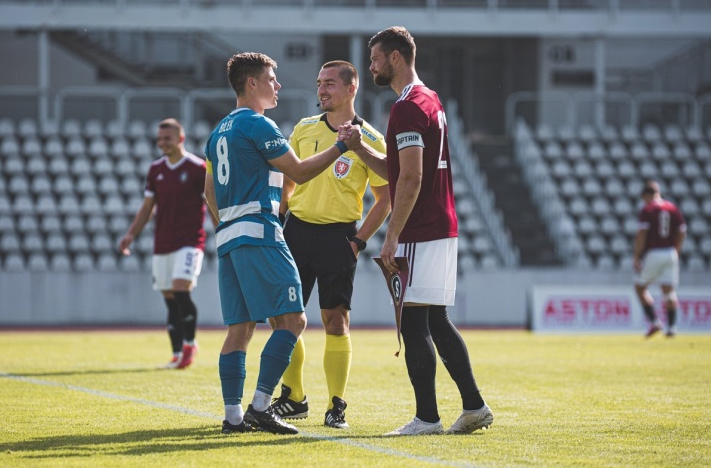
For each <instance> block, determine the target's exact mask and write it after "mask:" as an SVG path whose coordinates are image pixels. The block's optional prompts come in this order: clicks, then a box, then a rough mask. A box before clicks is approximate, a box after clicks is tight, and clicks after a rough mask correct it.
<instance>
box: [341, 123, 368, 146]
mask: <svg viewBox="0 0 711 468" xmlns="http://www.w3.org/2000/svg"><path fill="white" fill-rule="evenodd" d="M336 141H342V142H343V143H345V144H346V146H347V147H348V149H349V150H351V151H357V150H358V149H359V148H360V147H361V146H362V145H363V142H362V140H361V135H360V125H353V124H352V123H351V122H346V123H344V124H343V125H340V126H339V127H338V137H337V138H336Z"/></svg>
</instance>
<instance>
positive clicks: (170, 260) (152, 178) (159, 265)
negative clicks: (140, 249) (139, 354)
mask: <svg viewBox="0 0 711 468" xmlns="http://www.w3.org/2000/svg"><path fill="white" fill-rule="evenodd" d="M184 141H185V132H184V130H183V126H182V125H181V124H180V122H178V121H177V120H175V119H166V120H164V121H162V122H161V123H160V124H159V125H158V138H157V144H158V148H159V149H160V150H161V152H162V153H163V156H162V157H161V158H159V159H157V160H156V161H154V162H153V163H152V164H151V167H150V169H149V170H148V176H147V178H146V188H145V192H144V193H145V197H144V199H143V204H142V205H141V207H140V208H139V210H138V212H137V213H136V216H135V218H134V220H133V222H132V223H131V226H130V227H129V228H128V231H127V232H126V235H124V236H123V238H122V239H121V241H120V243H119V250H120V251H121V252H122V253H123V254H124V255H130V253H131V251H130V250H129V249H128V248H129V246H130V245H131V243H132V242H133V241H134V239H135V238H136V237H137V236H138V235H139V234H140V233H141V231H142V230H143V228H144V227H145V225H146V223H148V221H149V220H150V219H151V217H152V216H153V215H154V214H155V236H154V244H153V254H154V255H153V289H155V290H157V291H161V293H162V294H163V298H164V299H165V303H166V305H167V306H168V335H169V336H170V341H171V346H172V349H173V357H172V359H171V361H170V362H169V363H168V364H167V365H166V368H178V369H183V368H185V367H188V366H189V365H190V364H191V363H192V361H193V358H194V356H195V353H196V352H197V344H196V342H195V328H196V325H197V307H196V306H195V303H194V302H193V300H192V298H191V296H190V293H191V291H192V289H193V287H195V286H196V285H197V277H198V275H199V274H200V270H201V268H202V260H203V256H204V250H205V229H204V227H203V223H204V221H205V199H204V194H203V193H204V190H205V161H204V160H202V159H200V158H198V157H197V156H195V155H194V154H191V153H188V152H187V151H185V147H184V145H183V143H184ZM154 208H155V210H154ZM213 221H214V220H213Z"/></svg>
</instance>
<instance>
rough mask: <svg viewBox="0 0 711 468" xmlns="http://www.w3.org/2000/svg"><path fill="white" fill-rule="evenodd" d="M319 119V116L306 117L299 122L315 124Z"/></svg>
mask: <svg viewBox="0 0 711 468" xmlns="http://www.w3.org/2000/svg"><path fill="white" fill-rule="evenodd" d="M320 121H321V116H317V117H307V118H305V119H301V123H302V124H303V125H307V124H317V123H319V122H320Z"/></svg>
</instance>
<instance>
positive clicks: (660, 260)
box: [634, 180, 686, 337]
mask: <svg viewBox="0 0 711 468" xmlns="http://www.w3.org/2000/svg"><path fill="white" fill-rule="evenodd" d="M641 197H642V200H644V206H643V207H642V210H641V211H640V212H639V228H638V230H637V235H636V236H635V239H634V269H635V272H637V276H636V278H635V291H636V292H637V297H638V298H639V301H640V303H641V304H642V309H643V310H644V314H645V315H646V316H647V319H649V322H650V324H649V330H648V331H647V334H646V335H645V336H647V337H650V336H652V335H654V334H655V333H657V332H658V331H660V330H661V329H662V327H663V325H662V322H661V321H660V320H659V318H658V317H657V315H656V314H655V312H654V299H652V295H651V294H649V291H648V290H647V288H648V286H649V285H650V284H651V283H653V282H658V283H659V284H660V286H661V288H662V294H664V302H665V305H666V310H667V320H668V325H669V328H668V329H667V336H669V337H671V336H674V335H675V334H676V309H677V303H678V301H677V297H676V286H677V285H678V284H679V252H680V251H681V245H682V244H683V242H684V238H685V237H686V223H685V222H684V216H682V214H681V212H680V211H679V209H678V208H677V207H676V206H675V205H674V204H673V203H671V202H669V201H667V200H664V199H663V198H662V195H661V191H660V189H659V184H658V183H657V182H655V181H653V180H649V181H647V182H646V183H645V184H644V188H643V189H642V194H641Z"/></svg>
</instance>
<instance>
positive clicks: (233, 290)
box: [218, 245, 304, 325]
mask: <svg viewBox="0 0 711 468" xmlns="http://www.w3.org/2000/svg"><path fill="white" fill-rule="evenodd" d="M218 278H219V280H218V281H219V286H220V302H221V303H222V320H223V322H224V324H225V325H234V324H237V323H245V322H266V320H267V319H268V318H269V317H275V316H277V315H282V314H287V313H289V312H302V311H303V310H304V301H303V294H302V292H301V280H300V279H299V272H298V270H297V268H296V263H295V262H294V258H293V257H292V256H291V252H289V249H288V248H287V247H286V246H283V247H281V246H274V247H272V246H255V245H240V246H239V247H236V248H234V249H232V250H231V251H230V252H228V253H227V254H225V255H223V256H221V257H220V258H219V260H218Z"/></svg>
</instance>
